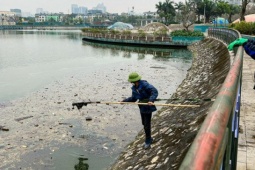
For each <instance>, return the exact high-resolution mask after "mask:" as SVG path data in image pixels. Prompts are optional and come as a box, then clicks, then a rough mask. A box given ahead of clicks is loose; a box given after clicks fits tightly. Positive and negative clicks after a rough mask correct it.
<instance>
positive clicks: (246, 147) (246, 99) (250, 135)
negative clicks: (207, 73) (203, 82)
mask: <svg viewBox="0 0 255 170" xmlns="http://www.w3.org/2000/svg"><path fill="white" fill-rule="evenodd" d="M254 71H255V61H254V60H253V59H252V58H251V57H250V56H248V55H247V54H246V53H245V52H244V62H243V79H242V95H241V113H240V126H239V129H240V134H239V146H238V156H237V157H238V158H237V170H255V90H253V86H254V80H253V77H254V76H253V75H254Z"/></svg>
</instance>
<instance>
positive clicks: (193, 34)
mask: <svg viewBox="0 0 255 170" xmlns="http://www.w3.org/2000/svg"><path fill="white" fill-rule="evenodd" d="M170 36H171V37H178V36H184V37H204V34H203V33H202V32H201V31H186V30H175V31H173V32H171V34H170Z"/></svg>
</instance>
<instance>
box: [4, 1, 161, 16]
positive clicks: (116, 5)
mask: <svg viewBox="0 0 255 170" xmlns="http://www.w3.org/2000/svg"><path fill="white" fill-rule="evenodd" d="M160 1H161V2H164V1H165V0H0V11H10V9H13V8H18V9H21V10H22V12H31V13H32V14H34V13H35V12H36V9H37V8H43V10H44V11H48V12H57V13H58V12H64V13H71V4H77V5H78V6H85V7H87V8H88V9H91V8H93V7H95V6H96V5H97V4H99V3H103V4H104V5H105V6H106V10H107V12H110V13H116V12H117V13H121V12H128V10H131V9H132V7H134V11H135V12H136V13H142V12H147V11H156V8H155V4H157V3H158V2H160Z"/></svg>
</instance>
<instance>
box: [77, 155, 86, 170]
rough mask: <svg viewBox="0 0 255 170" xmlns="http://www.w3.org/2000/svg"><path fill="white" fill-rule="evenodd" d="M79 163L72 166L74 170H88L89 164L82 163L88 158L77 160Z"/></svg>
mask: <svg viewBox="0 0 255 170" xmlns="http://www.w3.org/2000/svg"><path fill="white" fill-rule="evenodd" d="M78 160H79V162H78V163H77V164H76V165H75V166H74V169H75V170H88V169H89V164H88V163H85V162H84V161H86V160H88V158H78Z"/></svg>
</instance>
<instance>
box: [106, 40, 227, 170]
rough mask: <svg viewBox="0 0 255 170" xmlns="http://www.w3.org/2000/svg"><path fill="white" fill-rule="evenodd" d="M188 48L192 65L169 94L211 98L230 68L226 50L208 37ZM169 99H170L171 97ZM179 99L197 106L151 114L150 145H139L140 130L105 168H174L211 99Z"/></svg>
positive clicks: (185, 151) (205, 112) (141, 133)
mask: <svg viewBox="0 0 255 170" xmlns="http://www.w3.org/2000/svg"><path fill="white" fill-rule="evenodd" d="M189 49H190V50H191V51H192V52H193V63H192V67H191V68H190V69H189V71H188V73H187V76H186V78H185V79H184V80H183V82H182V83H181V84H180V86H179V87H178V89H177V90H176V92H175V93H174V94H173V95H172V97H171V98H195V99H214V98H215V97H216V95H217V94H218V92H219V89H220V87H221V85H222V83H223V81H224V80H225V77H226V75H227V73H228V71H229V69H230V54H229V52H228V50H227V48H226V46H225V45H224V44H223V43H222V42H220V41H218V40H215V39H212V38H206V39H205V40H203V41H201V42H198V43H195V44H193V45H191V46H189ZM170 102H171V103H173V102H172V101H171V99H169V100H168V103H170ZM182 103H183V104H194V103H195V104H199V105H200V107H199V108H185V107H172V108H162V109H161V110H160V111H159V112H158V113H157V114H156V115H155V116H154V117H153V121H152V137H153V138H154V140H155V142H154V143H153V144H152V146H151V148H150V149H148V150H144V149H143V143H144V135H143V131H140V132H139V134H138V135H137V136H136V139H135V140H134V141H133V142H132V143H130V144H129V145H128V146H127V147H126V149H125V151H124V152H123V153H122V154H121V155H120V156H119V158H118V159H117V160H116V162H115V163H114V164H113V165H112V166H111V167H110V168H109V169H112V170H121V169H126V170H143V169H146V170H152V169H153V170H155V169H158V170H161V169H171V170H175V169H178V168H179V166H180V164H181V162H182V160H183V159H184V157H185V154H186V153H187V151H188V149H189V146H190V145H191V143H192V141H193V139H194V138H195V136H196V134H197V132H198V130H199V128H200V126H201V124H202V122H203V120H204V118H205V116H206V115H207V111H208V109H209V108H210V107H211V105H212V101H203V100H200V101H199V100H197V101H195V102H194V101H193V102H192V101H183V102H182Z"/></svg>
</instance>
